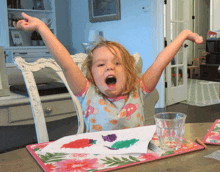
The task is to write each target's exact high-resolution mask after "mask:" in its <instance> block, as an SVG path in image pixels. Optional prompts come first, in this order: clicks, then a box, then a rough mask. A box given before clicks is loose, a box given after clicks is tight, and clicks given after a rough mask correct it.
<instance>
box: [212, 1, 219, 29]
mask: <svg viewBox="0 0 220 172" xmlns="http://www.w3.org/2000/svg"><path fill="white" fill-rule="evenodd" d="M219 16H220V0H212V12H211V23H212V26H211V29H212V30H213V31H216V30H220V20H219Z"/></svg>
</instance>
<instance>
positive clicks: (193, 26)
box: [164, 0, 210, 105]
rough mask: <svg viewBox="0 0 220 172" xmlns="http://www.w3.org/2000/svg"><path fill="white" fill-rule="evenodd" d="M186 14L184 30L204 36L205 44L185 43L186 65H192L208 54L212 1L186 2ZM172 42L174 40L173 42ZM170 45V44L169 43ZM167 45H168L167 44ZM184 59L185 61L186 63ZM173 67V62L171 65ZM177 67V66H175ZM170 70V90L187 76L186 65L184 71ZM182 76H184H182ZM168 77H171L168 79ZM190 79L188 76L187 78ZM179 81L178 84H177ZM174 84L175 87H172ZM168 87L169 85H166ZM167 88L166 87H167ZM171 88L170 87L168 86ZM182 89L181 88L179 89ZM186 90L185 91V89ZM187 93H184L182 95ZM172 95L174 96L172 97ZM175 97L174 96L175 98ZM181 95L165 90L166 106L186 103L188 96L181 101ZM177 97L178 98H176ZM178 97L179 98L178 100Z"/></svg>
mask: <svg viewBox="0 0 220 172" xmlns="http://www.w3.org/2000/svg"><path fill="white" fill-rule="evenodd" d="M167 1H169V3H170V5H172V6H174V5H176V0H167ZM166 5H167V4H165V5H164V14H165V15H164V16H165V18H166V19H164V26H165V28H164V36H165V38H164V39H165V40H167V37H168V36H169V35H168V36H167V35H166V33H167V32H166V30H167V15H169V14H168V13H170V11H168V10H167V9H166ZM184 7H185V8H184V12H183V14H184V15H183V16H184V18H183V19H182V20H183V21H184V29H189V30H192V31H193V32H196V33H198V34H199V35H200V36H203V39H204V42H203V44H201V45H196V44H195V43H193V42H191V41H186V42H185V44H184V45H185V46H186V47H185V48H186V51H185V55H184V58H186V59H187V62H186V65H192V61H193V58H194V57H197V58H200V57H201V56H202V54H203V53H204V52H206V38H207V32H208V31H209V30H210V0H192V1H184ZM185 9H187V10H188V11H186V10H185ZM179 11H180V12H179V13H182V11H181V10H179ZM170 33H171V35H170V37H171V38H172V37H173V38H175V37H174V36H172V32H170ZM171 41H172V40H171ZM168 43H169V42H168ZM165 45H166V43H165ZM184 58H183V61H184ZM170 65H172V62H171V64H170ZM175 67H176V66H175ZM168 68H169V69H168V70H167V68H166V73H167V71H169V70H170V69H171V70H170V71H171V72H170V73H171V75H172V76H171V77H170V76H169V75H166V82H167V81H168V80H172V81H171V84H170V88H171V87H172V86H173V85H174V86H175V84H178V81H180V82H181V80H180V78H178V77H181V76H182V75H183V74H184V73H185V74H186V73H187V71H186V70H184V65H183V67H182V71H181V70H179V69H178V70H177V71H176V72H175V73H174V74H173V73H172V69H174V68H172V67H168ZM199 72H200V71H199V70H196V71H195V73H199ZM181 74H182V75H181ZM168 77H170V78H169V79H168ZM187 77H188V76H187ZM187 77H186V83H185V84H186V87H187V83H188V79H187ZM176 81H177V82H176ZM182 81H184V78H183V76H182ZM172 84H173V85H172ZM185 84H183V85H185ZM165 85H167V84H165ZM165 87H166V86H165ZM168 87H169V86H168ZM179 89H181V88H179ZM184 90H185V89H184ZM183 92H185V91H182V93H183ZM170 95H172V96H170ZM173 95H174V96H173ZM179 95H180V94H173V91H170V93H169V91H167V88H165V96H166V98H165V101H166V102H165V104H166V105H172V104H175V103H178V102H181V101H184V100H183V99H187V96H185V97H184V96H182V98H181V99H179ZM175 96H176V97H175ZM177 97H178V98H177ZM171 99H172V100H171ZM174 100H175V101H174Z"/></svg>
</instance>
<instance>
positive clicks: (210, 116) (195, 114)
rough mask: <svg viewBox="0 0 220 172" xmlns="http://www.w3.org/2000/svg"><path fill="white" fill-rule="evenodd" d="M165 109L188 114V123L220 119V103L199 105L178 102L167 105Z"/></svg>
mask: <svg viewBox="0 0 220 172" xmlns="http://www.w3.org/2000/svg"><path fill="white" fill-rule="evenodd" d="M165 111H167V112H182V113H184V114H186V115H187V117H186V123H201V122H214V121H215V120H216V119H220V104H216V105H212V106H205V107H198V106H191V105H186V104H182V103H177V104H174V105H171V106H167V107H166V110H165Z"/></svg>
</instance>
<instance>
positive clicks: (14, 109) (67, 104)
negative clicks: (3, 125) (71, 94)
mask: <svg viewBox="0 0 220 172" xmlns="http://www.w3.org/2000/svg"><path fill="white" fill-rule="evenodd" d="M42 106H43V110H44V116H45V117H50V116H55V115H63V114H68V113H74V112H76V110H75V108H74V105H73V102H72V100H71V99H69V100H58V101H53V102H43V103H42ZM8 113H9V118H8V119H9V123H13V122H19V121H25V120H31V119H33V115H32V110H31V105H30V104H24V105H20V106H11V107H9V108H8Z"/></svg>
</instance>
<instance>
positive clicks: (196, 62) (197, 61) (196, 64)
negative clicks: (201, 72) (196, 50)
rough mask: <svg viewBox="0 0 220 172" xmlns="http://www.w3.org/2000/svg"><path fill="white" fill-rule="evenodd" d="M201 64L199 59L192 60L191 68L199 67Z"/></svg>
mask: <svg viewBox="0 0 220 172" xmlns="http://www.w3.org/2000/svg"><path fill="white" fill-rule="evenodd" d="M201 63H202V59H201V58H193V66H198V67H199V66H200V64H201Z"/></svg>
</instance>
